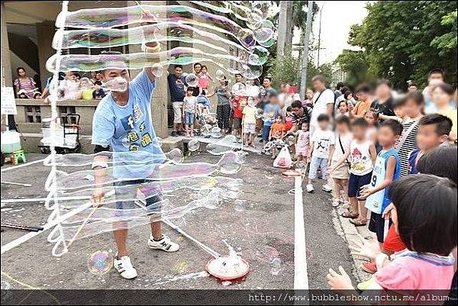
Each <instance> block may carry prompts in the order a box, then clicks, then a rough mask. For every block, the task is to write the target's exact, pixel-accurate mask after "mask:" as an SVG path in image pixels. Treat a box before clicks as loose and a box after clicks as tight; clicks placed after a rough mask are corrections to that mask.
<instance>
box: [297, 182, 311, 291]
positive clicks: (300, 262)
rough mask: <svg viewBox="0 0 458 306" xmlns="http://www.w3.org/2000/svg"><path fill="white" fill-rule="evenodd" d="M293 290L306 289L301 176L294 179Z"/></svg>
mask: <svg viewBox="0 0 458 306" xmlns="http://www.w3.org/2000/svg"><path fill="white" fill-rule="evenodd" d="M294 185H295V186H294V190H295V193H294V290H308V288H309V280H308V274H307V259H306V248H305V225H304V208H303V201H302V178H301V177H300V176H296V177H295V180H294Z"/></svg>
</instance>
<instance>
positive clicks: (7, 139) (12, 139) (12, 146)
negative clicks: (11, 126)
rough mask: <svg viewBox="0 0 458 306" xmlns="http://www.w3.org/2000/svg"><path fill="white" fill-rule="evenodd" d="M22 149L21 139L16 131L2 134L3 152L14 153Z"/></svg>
mask: <svg viewBox="0 0 458 306" xmlns="http://www.w3.org/2000/svg"><path fill="white" fill-rule="evenodd" d="M20 149H21V138H20V137H19V133H18V132H16V131H5V132H2V152H3V153H14V152H16V151H19V150H20Z"/></svg>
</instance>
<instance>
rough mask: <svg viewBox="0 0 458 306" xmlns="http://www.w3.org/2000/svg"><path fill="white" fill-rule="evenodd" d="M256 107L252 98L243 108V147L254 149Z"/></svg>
mask: <svg viewBox="0 0 458 306" xmlns="http://www.w3.org/2000/svg"><path fill="white" fill-rule="evenodd" d="M256 110H257V108H256V105H255V102H254V98H253V97H249V98H248V103H247V105H246V106H245V107H244V108H243V111H242V114H243V139H244V142H245V145H247V146H250V147H253V148H254V137H255V136H256Z"/></svg>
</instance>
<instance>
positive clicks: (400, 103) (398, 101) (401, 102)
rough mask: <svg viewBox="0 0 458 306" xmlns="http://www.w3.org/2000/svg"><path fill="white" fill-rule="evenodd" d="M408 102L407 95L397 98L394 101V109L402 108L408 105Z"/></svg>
mask: <svg viewBox="0 0 458 306" xmlns="http://www.w3.org/2000/svg"><path fill="white" fill-rule="evenodd" d="M406 102H407V95H406V96H401V97H399V98H396V99H395V100H394V101H393V105H392V107H393V109H395V108H398V107H402V106H404V105H405V104H406Z"/></svg>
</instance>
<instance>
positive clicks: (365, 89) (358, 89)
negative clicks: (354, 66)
mask: <svg viewBox="0 0 458 306" xmlns="http://www.w3.org/2000/svg"><path fill="white" fill-rule="evenodd" d="M360 92H363V93H367V94H368V93H370V92H371V87H370V86H369V85H368V84H359V85H358V86H357V87H356V90H355V93H360Z"/></svg>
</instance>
